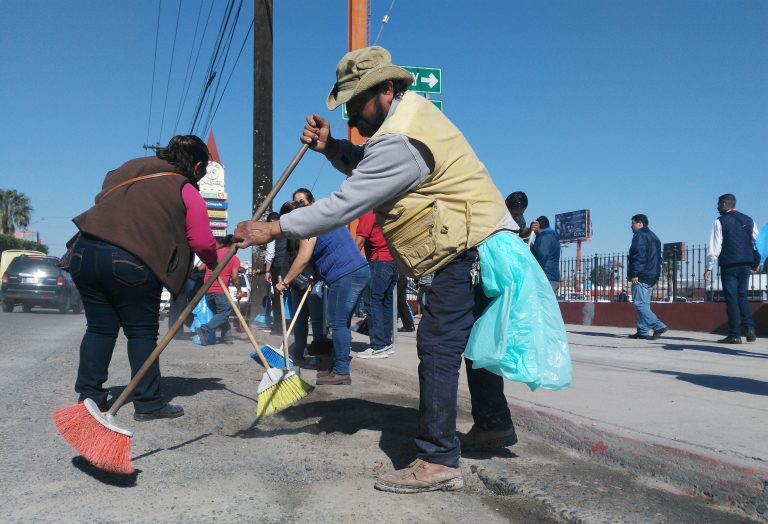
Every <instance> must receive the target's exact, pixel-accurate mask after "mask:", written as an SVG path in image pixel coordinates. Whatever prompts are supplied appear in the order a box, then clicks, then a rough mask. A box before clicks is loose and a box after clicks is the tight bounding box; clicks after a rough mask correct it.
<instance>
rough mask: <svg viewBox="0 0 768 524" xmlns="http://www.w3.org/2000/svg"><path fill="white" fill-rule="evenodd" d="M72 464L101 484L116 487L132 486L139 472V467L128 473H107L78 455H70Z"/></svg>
mask: <svg viewBox="0 0 768 524" xmlns="http://www.w3.org/2000/svg"><path fill="white" fill-rule="evenodd" d="M72 465H73V466H75V467H76V468H77V469H79V470H80V471H82V472H83V473H85V474H86V475H88V476H89V477H91V478H93V479H95V480H98V481H99V482H101V483H103V484H108V485H110V486H116V487H118V488H132V487H134V486H135V485H136V479H137V478H138V476H139V473H141V470H140V469H137V470H136V471H134V472H133V473H131V474H130V475H118V474H116V473H109V472H107V471H104V470H103V469H99V468H97V467H95V466H94V465H93V464H91V463H90V462H88V461H87V460H85V459H84V458H83V457H81V456H79V455H78V456H76V457H72Z"/></svg>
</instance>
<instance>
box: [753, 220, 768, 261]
mask: <svg viewBox="0 0 768 524" xmlns="http://www.w3.org/2000/svg"><path fill="white" fill-rule="evenodd" d="M755 249H757V252H758V253H760V262H761V263H762V262H765V259H766V258H768V224H766V225H764V226H763V229H761V230H760V234H759V235H757V239H756V240H755Z"/></svg>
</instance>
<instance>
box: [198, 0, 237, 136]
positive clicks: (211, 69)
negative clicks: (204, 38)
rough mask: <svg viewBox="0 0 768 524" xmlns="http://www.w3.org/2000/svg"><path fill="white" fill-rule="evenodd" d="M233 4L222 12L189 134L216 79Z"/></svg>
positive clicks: (230, 2)
mask: <svg viewBox="0 0 768 524" xmlns="http://www.w3.org/2000/svg"><path fill="white" fill-rule="evenodd" d="M234 3H235V2H234V0H230V1H229V3H228V5H227V7H226V10H225V12H224V17H223V18H222V20H221V24H220V25H219V36H218V38H217V39H216V44H215V46H214V49H213V54H212V55H211V61H210V63H209V65H208V72H207V74H206V79H205V83H204V84H203V87H202V89H201V90H200V96H199V97H198V100H197V107H196V109H195V114H194V117H193V119H192V125H191V126H190V133H194V129H195V126H196V125H197V121H198V118H200V111H201V110H202V108H203V106H204V105H205V100H206V96H207V94H208V89H210V87H211V84H212V83H213V80H214V79H215V78H216V71H215V65H216V62H217V58H218V55H219V52H220V51H221V44H222V42H223V41H224V35H225V33H226V29H227V26H228V25H229V17H230V16H231V15H232V9H233V7H234Z"/></svg>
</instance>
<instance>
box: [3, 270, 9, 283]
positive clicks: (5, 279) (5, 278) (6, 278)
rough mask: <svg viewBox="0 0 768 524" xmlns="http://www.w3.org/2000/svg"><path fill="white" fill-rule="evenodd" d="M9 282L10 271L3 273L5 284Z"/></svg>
mask: <svg viewBox="0 0 768 524" xmlns="http://www.w3.org/2000/svg"><path fill="white" fill-rule="evenodd" d="M7 282H8V273H3V284H5V283H7Z"/></svg>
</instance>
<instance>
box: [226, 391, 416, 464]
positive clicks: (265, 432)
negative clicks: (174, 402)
mask: <svg viewBox="0 0 768 524" xmlns="http://www.w3.org/2000/svg"><path fill="white" fill-rule="evenodd" d="M391 401H392V402H393V403H392V404H387V403H382V402H371V401H369V400H363V399H358V398H344V399H334V400H315V401H312V402H306V403H301V404H299V405H296V406H293V407H290V408H288V409H286V410H285V411H283V412H281V413H278V414H277V415H275V416H274V417H269V418H268V419H262V420H261V421H257V423H254V424H253V425H252V426H251V427H249V428H248V429H245V430H242V431H239V432H237V433H235V434H234V435H232V436H233V437H239V438H269V437H274V436H279V435H296V434H300V433H310V434H320V433H343V434H345V435H352V434H354V433H357V432H358V431H360V430H371V431H379V432H381V437H380V439H379V447H380V448H381V450H382V451H383V452H384V453H386V455H387V456H388V457H389V459H390V460H391V461H392V463H393V465H394V467H395V469H400V468H403V467H405V466H407V465H408V464H409V463H410V462H411V461H412V460H413V457H414V446H413V437H414V436H415V435H416V433H417V430H418V410H417V409H416V408H409V407H403V406H399V405H396V404H394V402H397V403H399V404H407V403H410V402H412V400H411V399H407V398H399V397H398V398H394V397H393V398H391ZM318 419H319V420H318ZM282 421H286V422H304V423H305V425H302V426H299V427H291V428H288V427H284V425H282V427H281V424H280V422H282ZM315 421H317V422H315Z"/></svg>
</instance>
